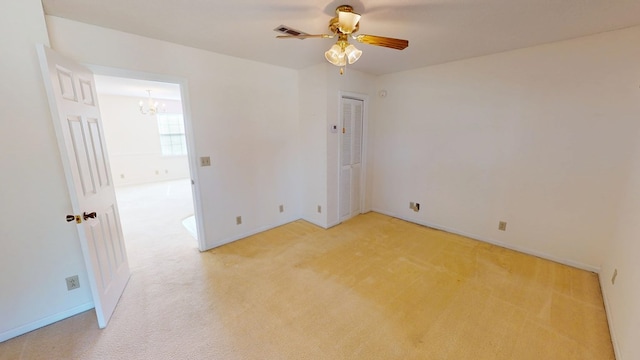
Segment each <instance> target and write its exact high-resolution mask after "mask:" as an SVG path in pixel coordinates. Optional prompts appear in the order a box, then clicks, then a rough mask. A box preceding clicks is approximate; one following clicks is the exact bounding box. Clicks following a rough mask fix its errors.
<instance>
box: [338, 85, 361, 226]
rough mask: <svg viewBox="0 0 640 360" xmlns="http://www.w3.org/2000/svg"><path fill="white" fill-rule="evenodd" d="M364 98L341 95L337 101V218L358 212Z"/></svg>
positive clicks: (359, 203)
mask: <svg viewBox="0 0 640 360" xmlns="http://www.w3.org/2000/svg"><path fill="white" fill-rule="evenodd" d="M364 109H365V107H364V100H363V99H358V98H354V97H347V96H342V97H341V101H340V118H341V119H340V122H341V124H342V132H341V136H340V190H339V197H340V205H339V207H340V209H339V216H340V221H345V220H347V219H350V218H352V217H353V216H356V215H358V214H360V213H361V212H362V209H363V205H362V202H363V200H364V197H363V194H362V190H363V188H364V186H363V135H364V116H365V114H364Z"/></svg>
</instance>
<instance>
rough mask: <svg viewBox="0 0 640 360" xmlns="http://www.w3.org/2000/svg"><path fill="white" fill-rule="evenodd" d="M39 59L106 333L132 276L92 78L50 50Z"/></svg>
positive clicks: (42, 49)
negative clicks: (106, 328)
mask: <svg viewBox="0 0 640 360" xmlns="http://www.w3.org/2000/svg"><path fill="white" fill-rule="evenodd" d="M38 54H39V56H40V63H41V67H42V73H43V76H44V82H45V87H46V88H47V95H48V96H49V105H50V107H51V113H52V116H53V121H54V127H55V129H56V135H57V137H58V144H59V148H60V153H61V155H62V161H63V164H64V168H65V173H66V177H67V184H68V187H69V193H70V195H71V203H72V207H73V211H74V213H75V214H77V215H79V216H80V219H81V223H80V225H77V227H78V233H79V236H80V244H81V246H82V252H83V255H84V260H85V264H86V266H87V271H88V273H89V274H88V275H89V285H90V287H91V292H92V294H93V302H94V305H95V309H96V314H97V316H98V326H100V328H104V327H106V326H107V323H108V322H109V319H110V318H111V315H112V314H113V311H114V310H115V308H116V305H117V303H118V300H119V299H120V295H122V293H123V292H124V288H125V287H126V285H127V282H128V280H129V275H130V273H129V262H128V260H127V253H126V250H125V246H124V239H123V236H122V228H121V226H120V217H119V214H118V207H117V205H116V195H115V190H114V188H113V181H112V179H111V174H110V172H109V159H108V158H107V151H106V148H105V141H104V134H103V131H102V121H101V119H100V111H99V109H98V102H97V98H96V88H95V84H94V81H93V74H92V73H91V71H90V70H89V69H87V68H85V67H84V66H81V65H79V64H77V63H75V62H73V61H71V60H68V59H66V58H64V57H62V56H61V55H59V54H57V53H55V52H54V51H53V50H51V49H49V48H47V47H44V46H39V47H38ZM60 220H61V221H62V218H61V219H60Z"/></svg>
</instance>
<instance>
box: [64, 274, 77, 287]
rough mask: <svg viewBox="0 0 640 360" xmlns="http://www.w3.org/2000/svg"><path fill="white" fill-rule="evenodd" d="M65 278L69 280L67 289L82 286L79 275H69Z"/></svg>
mask: <svg viewBox="0 0 640 360" xmlns="http://www.w3.org/2000/svg"><path fill="white" fill-rule="evenodd" d="M65 280H67V290H73V289H77V288H79V287H80V280H78V275H73V276H69V277H68V278H66V279H65Z"/></svg>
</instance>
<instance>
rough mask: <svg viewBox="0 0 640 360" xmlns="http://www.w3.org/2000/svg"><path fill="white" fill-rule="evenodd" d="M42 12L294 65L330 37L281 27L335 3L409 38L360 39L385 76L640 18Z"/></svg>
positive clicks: (185, 7)
mask: <svg viewBox="0 0 640 360" xmlns="http://www.w3.org/2000/svg"><path fill="white" fill-rule="evenodd" d="M42 3H43V5H44V9H45V13H46V14H48V15H53V16H59V17H63V18H68V19H72V20H76V21H80V22H84V23H89V24H95V25H98V26H102V27H107V28H112V29H117V30H121V31H125V32H129V33H133V34H138V35H142V36H146V37H150V38H155V39H160V40H166V41H170V42H174V43H179V44H183V45H187V46H192V47H196V48H200V49H205V50H210V51H213V52H216V53H221V54H227V55H231V56H236V57H240V58H246V59H251V60H255V61H259V62H264V63H269V64H274V65H279V66H284V67H289V68H294V69H301V68H305V67H308V66H311V65H314V64H318V63H321V62H323V61H326V60H324V51H325V50H327V49H328V48H329V47H330V46H331V44H332V43H333V41H332V40H330V39H307V40H279V39H276V38H275V37H276V35H278V33H276V32H274V31H273V29H274V28H275V27H277V26H279V25H281V24H284V25H287V26H290V27H292V28H295V29H298V30H302V31H304V32H307V33H312V34H316V33H326V32H327V24H328V21H329V19H330V18H331V17H332V16H333V15H334V10H335V8H336V7H337V6H338V5H342V4H348V5H352V6H353V7H354V10H355V11H356V12H358V13H360V14H362V15H363V17H362V19H361V20H360V31H359V33H362V34H372V35H381V36H388V37H395V38H403V39H408V40H409V47H408V48H407V49H405V50H403V51H398V50H392V49H386V48H380V47H375V46H371V45H365V44H359V45H357V46H358V47H359V48H360V49H361V50H363V52H364V54H363V55H362V57H361V58H360V60H359V61H358V62H357V63H356V64H354V65H350V66H351V67H352V68H354V69H357V70H360V71H364V72H368V73H371V74H385V73H391V72H397V71H402V70H408V69H412V68H418V67H423V66H427V65H433V64H438V63H443V62H447V61H452V60H458V59H464V58H470V57H475V56H481V55H486V54H492V53H497V52H502V51H506V50H512V49H518V48H524V47H528V46H532V45H537V44H543V43H548V42H553V41H559V40H565V39H570V38H575V37H580V36H584V35H590V34H595V33H599V32H604V31H610V30H615V29H621V28H625V27H629V26H634V25H638V24H640V0H423V1H419V0H413V1H412V0H394V1H390V0H369V1H350V0H338V1H335V0H334V1H332V2H327V1H318V0H309V1H306V2H301V1H300V0H231V1H218V0H181V1H175V0H109V1H105V0H43V1H42Z"/></svg>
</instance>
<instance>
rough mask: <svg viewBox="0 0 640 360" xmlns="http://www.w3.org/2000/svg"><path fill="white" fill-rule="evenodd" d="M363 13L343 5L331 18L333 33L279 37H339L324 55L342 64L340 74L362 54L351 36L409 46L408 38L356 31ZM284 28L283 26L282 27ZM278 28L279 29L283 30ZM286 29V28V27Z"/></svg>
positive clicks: (398, 47) (367, 41) (293, 33)
mask: <svg viewBox="0 0 640 360" xmlns="http://www.w3.org/2000/svg"><path fill="white" fill-rule="evenodd" d="M360 18H361V15H360V14H357V13H355V12H353V7H351V6H350V5H341V6H338V7H337V8H336V16H335V17H334V18H332V19H331V20H329V32H330V33H331V34H318V35H310V34H305V33H301V32H298V31H284V32H285V33H289V34H290V35H280V36H277V38H279V39H309V38H322V39H333V38H335V37H337V38H338V40H337V41H336V43H335V44H334V45H333V46H331V48H330V49H329V50H327V51H326V52H325V53H324V57H325V58H326V59H327V61H329V62H330V63H332V64H333V65H336V66H340V74H341V75H342V74H344V67H345V66H346V65H347V63H349V64H353V63H355V62H356V61H358V59H359V58H360V56H361V55H362V51H361V50H358V49H357V48H356V47H355V46H354V45H353V44H349V37H351V38H352V39H354V40H356V41H358V42H360V43H363V44H369V45H376V46H383V47H387V48H391V49H396V50H403V49H405V48H406V47H407V46H409V41H408V40H403V39H394V38H389V37H384V36H376V35H366V34H360V35H355V33H356V32H357V31H358V29H360ZM281 28H282V27H281ZM281 28H280V29H278V28H277V29H276V30H277V31H282V30H281ZM285 29H286V28H285Z"/></svg>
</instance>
